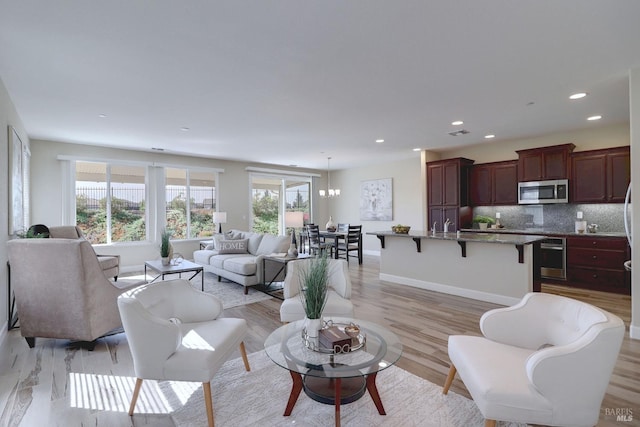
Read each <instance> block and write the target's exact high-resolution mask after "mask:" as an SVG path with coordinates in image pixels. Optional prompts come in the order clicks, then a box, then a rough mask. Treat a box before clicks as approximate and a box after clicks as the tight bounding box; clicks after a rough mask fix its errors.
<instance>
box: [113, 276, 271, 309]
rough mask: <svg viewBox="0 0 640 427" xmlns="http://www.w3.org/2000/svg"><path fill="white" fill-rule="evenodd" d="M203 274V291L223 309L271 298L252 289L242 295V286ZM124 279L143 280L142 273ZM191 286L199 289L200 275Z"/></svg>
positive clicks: (148, 277)
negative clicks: (218, 301)
mask: <svg viewBox="0 0 640 427" xmlns="http://www.w3.org/2000/svg"><path fill="white" fill-rule="evenodd" d="M203 273H204V291H205V292H207V293H210V294H212V295H215V296H217V297H218V298H220V299H221V300H222V305H223V307H224V308H231V307H237V306H239V305H245V304H252V303H254V302H258V301H264V300H268V299H269V298H271V296H270V295H267V294H265V293H263V292H260V291H257V290H255V289H253V287H249V293H248V294H247V295H245V294H244V286H242V285H239V284H237V283H234V282H229V281H227V280H225V279H222V281H220V282H218V276H216V275H215V274H213V273H209V272H206V271H205V272H203ZM191 275H192V273H183V274H182V277H183V278H188V277H189V276H191ZM125 278H126V279H137V280H144V273H142V272H140V273H134V274H132V275H128V276H125ZM152 278H153V277H152V276H151V275H148V276H147V280H151V279H152ZM177 278H178V275H177V274H172V275H167V276H165V280H171V279H177ZM191 284H192V285H193V286H194V287H195V288H196V289H201V286H202V282H201V279H200V275H199V274H198V275H197V276H196V277H194V278H193V279H191Z"/></svg>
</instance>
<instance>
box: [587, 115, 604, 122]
mask: <svg viewBox="0 0 640 427" xmlns="http://www.w3.org/2000/svg"><path fill="white" fill-rule="evenodd" d="M601 118H602V116H591V117H587V120H591V121H593V120H600V119H601Z"/></svg>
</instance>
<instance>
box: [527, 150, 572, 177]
mask: <svg viewBox="0 0 640 427" xmlns="http://www.w3.org/2000/svg"><path fill="white" fill-rule="evenodd" d="M574 148H575V145H573V144H562V145H554V146H552V147H541V148H531V149H528V150H518V151H516V152H517V153H518V180H519V181H544V180H548V179H567V178H569V175H570V170H571V169H570V162H569V156H570V154H571V152H572V151H573V149H574Z"/></svg>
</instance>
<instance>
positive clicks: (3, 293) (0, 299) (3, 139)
mask: <svg viewBox="0 0 640 427" xmlns="http://www.w3.org/2000/svg"><path fill="white" fill-rule="evenodd" d="M9 126H13V127H14V129H15V130H16V131H17V132H18V135H20V139H21V140H22V143H23V144H27V145H28V144H29V137H28V136H27V133H26V132H25V130H24V126H23V125H22V121H21V120H20V117H19V116H18V113H17V111H16V108H15V106H14V105H13V102H12V101H11V97H10V96H9V93H8V92H7V89H6V88H5V86H4V83H3V82H2V79H0V171H1V172H0V206H2V208H0V327H1V328H2V329H1V330H0V342H2V340H3V339H4V336H5V334H6V332H7V317H8V312H7V303H6V301H7V298H8V296H7V293H8V289H7V258H8V257H7V241H8V240H9V212H8V211H9V209H8V200H9V174H8V170H9V130H8V129H9Z"/></svg>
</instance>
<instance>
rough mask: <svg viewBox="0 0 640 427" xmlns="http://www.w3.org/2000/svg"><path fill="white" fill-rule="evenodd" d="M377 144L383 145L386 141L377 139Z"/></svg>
mask: <svg viewBox="0 0 640 427" xmlns="http://www.w3.org/2000/svg"><path fill="white" fill-rule="evenodd" d="M376 142H377V143H378V144H382V143H383V142H384V139H376Z"/></svg>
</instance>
